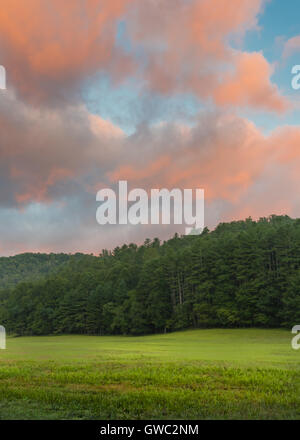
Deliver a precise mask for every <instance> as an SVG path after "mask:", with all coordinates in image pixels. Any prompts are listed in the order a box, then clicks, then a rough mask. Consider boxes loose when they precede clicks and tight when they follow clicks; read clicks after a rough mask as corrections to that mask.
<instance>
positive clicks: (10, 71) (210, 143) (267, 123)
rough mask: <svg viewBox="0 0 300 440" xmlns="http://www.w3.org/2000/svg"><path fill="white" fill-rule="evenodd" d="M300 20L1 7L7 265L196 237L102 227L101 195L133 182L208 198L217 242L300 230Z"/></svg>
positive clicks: (0, 206)
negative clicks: (262, 229) (266, 221)
mask: <svg viewBox="0 0 300 440" xmlns="http://www.w3.org/2000/svg"><path fill="white" fill-rule="evenodd" d="M299 13H300V3H299V1H297V0H290V1H289V2H283V1H282V0H230V2H229V1H228V0H143V1H140V0H78V1H73V0H65V1H64V2H62V1H61V0H52V1H51V2H49V1H48V0H26V2H25V1H23V0H2V1H1V8H0V65H3V66H4V67H5V69H6V75H7V89H6V90H0V255H5V256H8V255H14V254H18V253H22V252H71V253H73V252H85V253H94V254H99V253H100V252H101V250H102V249H104V248H108V249H112V248H114V247H115V246H118V245H122V244H123V243H129V242H136V243H142V242H143V241H144V239H145V238H146V237H149V238H153V237H159V238H161V239H167V238H169V237H170V236H172V235H173V234H174V232H175V231H178V232H179V233H181V232H182V233H183V230H184V227H183V228H182V230H181V229H180V227H178V225H169V226H168V225H152V226H151V225H137V226H132V225H105V226H100V225H99V224H98V223H97V222H96V210H97V207H98V205H99V204H98V203H97V202H96V194H97V191H99V190H100V189H102V188H112V189H116V188H117V183H118V181H120V180H127V181H128V185H129V187H130V188H144V189H146V190H148V191H149V190H150V189H151V188H168V189H172V188H181V189H184V188H203V189H204V190H205V224H206V225H207V226H208V227H209V228H210V229H212V228H214V227H215V226H216V225H217V224H218V223H219V222H224V221H232V220H240V219H245V218H247V217H249V216H251V217H252V218H254V219H257V218H259V217H263V216H269V215H272V214H277V215H281V214H287V215H289V216H292V217H300V196H299V187H300V186H299V183H300V173H299V170H300V120H299V115H300V89H299V90H294V89H293V88H292V78H293V75H292V74H291V70H292V67H293V66H295V65H300V26H299V23H298V17H299ZM299 82H300V81H299Z"/></svg>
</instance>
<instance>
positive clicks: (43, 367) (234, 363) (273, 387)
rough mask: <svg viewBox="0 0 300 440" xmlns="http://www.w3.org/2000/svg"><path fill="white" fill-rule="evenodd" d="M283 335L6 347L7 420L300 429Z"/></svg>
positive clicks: (24, 342)
mask: <svg viewBox="0 0 300 440" xmlns="http://www.w3.org/2000/svg"><path fill="white" fill-rule="evenodd" d="M291 336H292V335H291V333H290V332H288V331H285V330H257V329H247V330H246V329H235V330H221V329H218V330H193V331H185V332H178V333H172V334H167V335H155V336H144V337H117V336H111V337H106V336H102V337H101V336H49V337H22V338H8V340H7V349H6V350H0V419H146V418H152V419H154V418H155V419H175V418H179V419H185V418H189V419H300V352H298V351H295V350H292V348H291Z"/></svg>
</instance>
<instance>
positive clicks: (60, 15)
mask: <svg viewBox="0 0 300 440" xmlns="http://www.w3.org/2000/svg"><path fill="white" fill-rule="evenodd" d="M131 2H132V0H113V1H104V2H102V1H99V0H85V1H80V2H77V1H72V0H66V1H64V2H62V1H61V0H52V1H51V2H49V1H47V0H26V2H22V1H21V2H20V1H19V0H2V2H1V8H0V55H1V63H2V64H4V65H5V67H6V69H7V72H8V81H9V83H10V84H12V85H13V87H14V88H15V89H16V90H17V92H18V93H19V94H20V96H22V98H24V99H27V100H29V101H30V102H35V103H37V104H39V105H41V104H51V105H52V104H54V103H57V101H58V102H59V104H60V105H61V104H62V103H63V102H64V101H66V100H67V101H70V100H75V99H76V98H77V99H78V96H76V94H77V95H78V85H79V84H80V82H81V81H82V80H83V79H84V78H85V77H86V76H89V75H91V74H93V73H95V72H97V71H99V70H100V69H102V68H107V69H109V70H110V71H111V73H112V75H113V76H115V77H118V76H119V75H122V74H123V73H124V72H127V71H128V70H130V61H129V59H128V58H127V57H125V56H124V54H122V53H121V52H120V51H118V50H117V48H116V47H115V34H116V29H117V20H118V19H119V18H120V16H122V14H123V13H124V11H125V10H126V7H127V6H128V5H129V4H130V3H131Z"/></svg>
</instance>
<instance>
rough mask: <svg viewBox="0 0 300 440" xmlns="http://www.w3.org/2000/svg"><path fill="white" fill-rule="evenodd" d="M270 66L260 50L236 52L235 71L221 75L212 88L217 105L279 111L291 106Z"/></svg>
mask: <svg viewBox="0 0 300 440" xmlns="http://www.w3.org/2000/svg"><path fill="white" fill-rule="evenodd" d="M272 73H273V68H272V67H271V66H270V64H269V63H268V62H267V61H266V59H265V58H264V56H263V55H262V54H261V53H259V52H253V53H246V52H239V53H237V54H236V56H235V71H234V72H230V73H226V74H224V75H223V78H222V80H221V83H220V85H219V86H218V87H216V89H215V90H214V97H215V101H216V103H217V104H218V105H230V104H234V105H237V106H248V107H254V108H259V109H262V110H265V111H274V112H277V113H282V112H284V111H286V110H287V109H288V108H289V107H290V103H289V101H288V100H287V99H286V98H284V97H282V96H281V95H280V93H279V90H278V87H277V86H276V85H273V84H272V83H271V81H270V77H271V75H272Z"/></svg>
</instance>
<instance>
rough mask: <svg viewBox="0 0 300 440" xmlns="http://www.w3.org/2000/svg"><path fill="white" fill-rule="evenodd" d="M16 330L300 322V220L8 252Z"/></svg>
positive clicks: (4, 275)
mask: <svg viewBox="0 0 300 440" xmlns="http://www.w3.org/2000/svg"><path fill="white" fill-rule="evenodd" d="M0 280H1V290H0V323H1V324H3V325H4V326H5V327H6V329H7V331H8V332H9V333H10V334H14V335H51V334H90V335H117V334H120V335H144V334H151V333H164V332H170V331H175V330H180V329H188V328H212V327H222V328H225V327H227V328H236V327H263V328H267V327H269V328H273V327H285V328H291V327H292V326H293V325H295V324H300V219H292V218H290V217H288V216H275V215H272V216H270V217H264V218H260V219H259V220H257V221H254V220H252V219H251V218H248V219H246V220H244V221H234V222H231V223H220V224H219V225H218V226H217V227H216V228H215V229H214V230H212V231H209V230H208V229H207V228H205V229H204V231H203V232H202V234H200V235H190V236H181V237H180V236H178V235H177V234H175V236H174V237H173V238H171V239H169V240H167V241H164V242H163V243H161V242H160V240H159V239H158V238H155V239H153V240H150V239H146V240H145V242H144V243H143V245H140V246H138V245H136V244H124V245H123V246H122V247H117V248H115V249H114V250H112V251H108V250H103V251H102V252H101V253H100V254H99V255H97V256H95V255H84V254H75V255H66V254H57V255H56V254H49V255H46V254H21V255H18V256H15V257H8V258H4V257H2V258H0Z"/></svg>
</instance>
